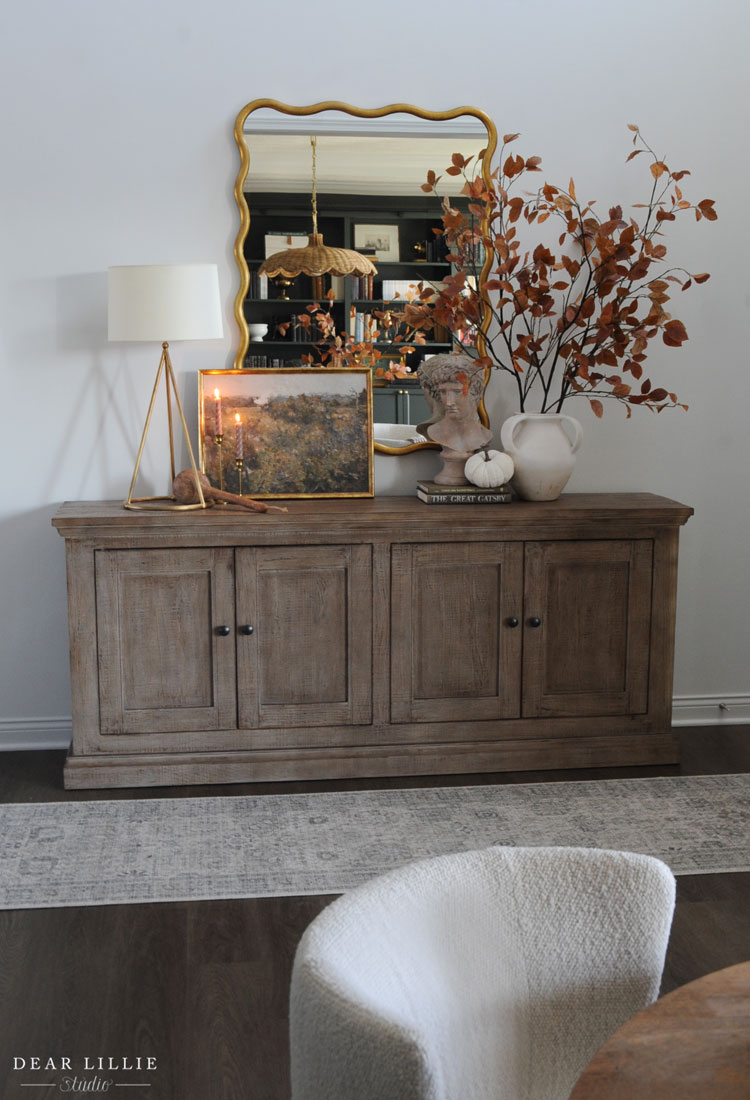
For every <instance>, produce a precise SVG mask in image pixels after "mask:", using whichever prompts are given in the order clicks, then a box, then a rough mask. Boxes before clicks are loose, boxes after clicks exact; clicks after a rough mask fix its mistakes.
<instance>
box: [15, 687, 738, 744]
mask: <svg viewBox="0 0 750 1100" xmlns="http://www.w3.org/2000/svg"><path fill="white" fill-rule="evenodd" d="M741 722H748V723H750V695H679V696H675V698H674V699H673V701H672V725H673V726H730V725H738V724H739V723H741ZM71 736H72V723H71V720H70V718H0V752H19V751H23V750H26V749H67V747H68V746H69V744H70V738H71Z"/></svg>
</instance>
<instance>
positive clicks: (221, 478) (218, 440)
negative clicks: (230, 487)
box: [214, 433, 224, 492]
mask: <svg viewBox="0 0 750 1100" xmlns="http://www.w3.org/2000/svg"><path fill="white" fill-rule="evenodd" d="M214 443H215V444H216V449H217V450H218V452H219V488H220V489H221V491H222V492H223V491H224V465H223V458H222V454H221V448H222V445H223V443H224V436H223V434H222V433H219V434H218V435H215V436H214Z"/></svg>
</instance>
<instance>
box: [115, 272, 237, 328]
mask: <svg viewBox="0 0 750 1100" xmlns="http://www.w3.org/2000/svg"><path fill="white" fill-rule="evenodd" d="M108 315H109V339H110V340H149V341H151V340H153V341H159V342H160V343H163V342H164V341H167V342H171V341H172V340H218V339H221V337H222V336H223V335H224V325H223V321H222V313H221V302H220V299H219V272H218V269H217V266H216V264H146V265H138V266H131V267H110V269H109V311H108Z"/></svg>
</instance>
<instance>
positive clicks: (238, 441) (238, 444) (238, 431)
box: [234, 413, 243, 458]
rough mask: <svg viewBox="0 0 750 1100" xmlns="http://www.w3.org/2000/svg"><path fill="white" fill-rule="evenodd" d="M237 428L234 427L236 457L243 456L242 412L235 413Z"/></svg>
mask: <svg viewBox="0 0 750 1100" xmlns="http://www.w3.org/2000/svg"><path fill="white" fill-rule="evenodd" d="M234 419H235V429H234V455H235V458H242V456H243V450H242V422H241V421H240V414H239V413H235V414H234Z"/></svg>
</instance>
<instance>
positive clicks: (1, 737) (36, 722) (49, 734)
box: [0, 718, 73, 752]
mask: <svg viewBox="0 0 750 1100" xmlns="http://www.w3.org/2000/svg"><path fill="white" fill-rule="evenodd" d="M72 735H73V724H72V722H71V719H70V718H0V752H23V751H25V750H27V749H67V747H68V745H69V744H70V739H71V737H72Z"/></svg>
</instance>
